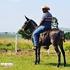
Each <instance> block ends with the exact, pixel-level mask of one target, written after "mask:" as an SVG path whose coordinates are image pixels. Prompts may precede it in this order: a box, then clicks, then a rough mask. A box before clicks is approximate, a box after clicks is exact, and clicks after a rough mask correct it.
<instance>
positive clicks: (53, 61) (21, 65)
mask: <svg viewBox="0 0 70 70" xmlns="http://www.w3.org/2000/svg"><path fill="white" fill-rule="evenodd" d="M66 60H67V65H66V67H64V66H63V58H62V62H61V66H60V67H59V68H57V56H56V54H55V53H51V52H50V55H49V56H48V55H47V53H46V52H43V51H41V63H40V64H39V65H35V64H34V52H33V51H23V52H22V53H18V54H17V55H15V54H14V53H2V54H0V62H12V63H13V66H11V67H4V66H0V70H70V53H66Z"/></svg>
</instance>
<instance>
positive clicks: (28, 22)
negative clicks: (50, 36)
mask: <svg viewBox="0 0 70 70" xmlns="http://www.w3.org/2000/svg"><path fill="white" fill-rule="evenodd" d="M25 18H26V21H25V23H24V25H23V26H22V29H23V30H24V31H26V30H28V29H31V30H34V29H35V28H36V27H37V24H36V22H35V21H33V20H32V19H29V18H28V17H26V16H25Z"/></svg>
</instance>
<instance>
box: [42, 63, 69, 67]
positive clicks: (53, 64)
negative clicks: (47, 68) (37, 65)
mask: <svg viewBox="0 0 70 70" xmlns="http://www.w3.org/2000/svg"><path fill="white" fill-rule="evenodd" d="M43 65H52V66H57V63H45V64H43ZM63 65H64V64H63V63H61V64H60V66H63ZM65 67H70V64H66V65H65Z"/></svg>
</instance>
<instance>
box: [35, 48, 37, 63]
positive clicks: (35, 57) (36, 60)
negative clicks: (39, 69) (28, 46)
mask: <svg viewBox="0 0 70 70" xmlns="http://www.w3.org/2000/svg"><path fill="white" fill-rule="evenodd" d="M37 50H38V47H36V49H35V64H37V57H38V56H37V53H38V52H37Z"/></svg>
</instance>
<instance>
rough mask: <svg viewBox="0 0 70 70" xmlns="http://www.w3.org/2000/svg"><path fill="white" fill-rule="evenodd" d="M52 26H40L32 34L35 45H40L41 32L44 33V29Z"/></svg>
mask: <svg viewBox="0 0 70 70" xmlns="http://www.w3.org/2000/svg"><path fill="white" fill-rule="evenodd" d="M50 28H51V27H48V26H43V25H41V26H39V27H38V28H37V29H36V30H35V31H34V32H33V34H32V41H33V45H34V46H39V36H40V33H43V32H44V31H46V30H48V29H50Z"/></svg>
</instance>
